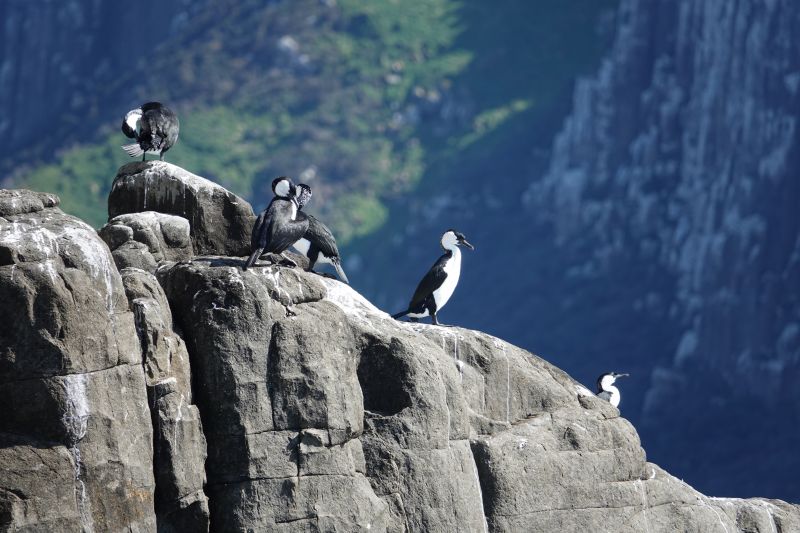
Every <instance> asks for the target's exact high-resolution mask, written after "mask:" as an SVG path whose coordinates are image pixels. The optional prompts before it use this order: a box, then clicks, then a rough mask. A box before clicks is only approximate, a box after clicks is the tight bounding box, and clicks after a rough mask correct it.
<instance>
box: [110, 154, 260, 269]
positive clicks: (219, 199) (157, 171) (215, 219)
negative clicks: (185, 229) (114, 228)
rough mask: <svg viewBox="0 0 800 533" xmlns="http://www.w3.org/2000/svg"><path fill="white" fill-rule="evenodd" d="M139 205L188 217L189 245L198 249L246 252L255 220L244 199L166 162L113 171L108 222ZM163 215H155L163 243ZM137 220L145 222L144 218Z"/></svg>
mask: <svg viewBox="0 0 800 533" xmlns="http://www.w3.org/2000/svg"><path fill="white" fill-rule="evenodd" d="M143 211H157V212H159V213H163V214H167V215H175V216H179V217H182V218H185V219H186V220H188V221H189V226H190V229H191V231H190V233H191V240H192V245H193V248H194V251H195V252H196V253H198V254H208V255H215V254H222V255H233V256H244V255H248V254H249V253H250V232H251V231H252V228H253V224H254V223H255V215H254V214H253V208H252V207H250V204H249V203H247V201H245V200H243V199H242V198H239V197H238V196H236V195H235V194H233V193H231V192H229V191H227V190H225V189H224V188H222V187H220V186H219V185H217V184H215V183H213V182H210V181H208V180H206V179H204V178H201V177H200V176H195V175H194V174H192V173H190V172H187V171H186V170H184V169H182V168H180V167H177V166H175V165H172V164H170V163H166V162H163V161H146V162H135V163H128V164H127V165H125V166H123V167H122V168H120V169H119V171H118V172H117V176H116V178H114V183H113V185H112V187H111V193H110V194H109V197H108V216H109V220H110V223H111V224H114V219H115V217H117V216H119V215H123V214H128V213H140V212H143ZM150 217H152V216H151V215H148V218H150ZM129 220H130V219H129ZM163 221H164V219H161V220H160V223H161V231H162V233H163V235H164V236H165V240H167V242H168V243H169V240H170V239H171V238H172V233H171V231H170V230H165V229H164V228H165V226H164V223H163ZM125 224H126V225H127V223H125ZM139 224H141V226H146V225H148V223H145V221H144V220H142V221H140V223H139ZM151 227H152V226H151ZM175 228H176V229H177V226H175ZM154 233H156V235H157V234H158V232H154ZM178 233H180V232H178ZM175 236H176V237H178V236H179V235H177V234H176V235H175ZM109 238H111V235H109ZM136 240H137V241H139V240H140V239H139V238H136ZM156 240H158V239H156ZM142 242H143V241H142ZM148 245H149V243H148ZM169 247H175V245H174V244H171V245H170V246H169Z"/></svg>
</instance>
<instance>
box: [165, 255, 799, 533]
mask: <svg viewBox="0 0 800 533" xmlns="http://www.w3.org/2000/svg"><path fill="white" fill-rule="evenodd" d="M239 264H240V261H238V260H236V261H234V260H230V259H226V258H204V259H198V260H195V261H193V262H192V263H191V264H185V263H183V264H174V265H169V264H165V265H163V266H162V268H160V269H159V271H158V277H159V280H160V281H161V283H162V285H163V286H164V287H165V292H166V294H167V297H168V299H169V301H170V305H171V307H172V309H173V310H174V311H175V312H176V321H177V323H178V324H180V325H181V327H182V329H183V331H184V333H185V335H186V340H187V344H188V347H189V352H190V357H191V359H192V365H193V370H194V371H195V372H197V373H198V374H197V375H196V380H197V382H199V383H202V384H203V386H202V388H201V389H199V390H198V391H197V394H198V396H197V403H198V407H199V408H200V412H201V415H202V417H203V423H204V427H205V428H206V432H207V437H208V439H209V459H208V462H207V465H206V466H207V469H208V474H209V480H208V481H209V482H208V485H207V492H208V494H209V497H210V507H211V516H212V526H211V527H212V530H223V529H225V528H241V529H253V530H289V529H292V528H296V527H300V528H301V529H303V528H306V529H311V530H315V531H316V530H323V529H326V528H333V527H335V528H337V530H344V531H354V530H362V529H366V528H367V527H368V526H369V527H370V528H371V529H374V530H384V529H385V530H388V531H423V530H424V531H452V530H453V528H454V527H456V528H457V529H459V530H463V531H485V530H487V529H488V530H491V531H559V530H560V531H583V530H603V531H630V532H634V531H636V532H638V531H648V530H649V531H673V530H686V531H713V530H715V528H722V527H724V528H727V529H728V530H729V531H736V530H745V529H746V527H751V526H749V525H748V524H759V525H758V526H756V527H757V528H759V527H760V528H761V529H755V530H757V531H764V532H766V531H770V529H769V528H770V527H773V526H774V527H783V528H791V527H796V526H795V525H796V524H800V513H798V510H797V509H796V508H795V507H793V506H790V505H788V504H784V503H782V502H769V501H766V500H746V501H745V500H733V499H731V500H719V499H713V498H707V497H705V496H703V495H701V494H700V493H698V492H696V491H694V489H692V488H691V487H689V486H687V485H685V484H683V483H682V482H680V481H678V480H676V479H675V478H673V477H671V476H670V475H669V474H667V473H665V472H663V471H661V470H660V469H659V468H658V467H656V466H655V465H651V464H649V463H647V462H646V460H645V454H644V451H643V450H642V448H641V446H640V443H639V439H638V436H637V434H636V431H635V429H634V428H633V427H632V426H631V425H630V423H628V422H627V421H626V420H624V419H623V418H620V417H619V411H618V410H617V409H616V408H614V407H612V406H611V405H610V404H608V403H607V402H604V401H602V400H599V399H597V398H596V397H595V396H594V395H593V394H592V393H591V392H589V391H588V390H587V389H586V388H584V387H583V386H581V385H580V384H578V383H576V382H575V381H574V380H572V379H571V378H570V377H569V376H567V375H566V374H565V373H563V372H562V371H560V370H558V369H557V368H555V367H553V366H552V365H550V364H548V363H546V362H545V361H543V360H541V359H539V358H537V357H536V356H533V355H531V354H529V353H527V352H525V351H523V350H521V349H519V348H516V347H514V346H511V345H508V344H507V343H505V342H503V341H500V340H499V339H495V338H493V337H490V336H488V335H485V334H482V333H478V332H473V331H468V330H462V329H458V328H438V327H433V326H425V325H411V324H402V323H399V322H396V321H393V320H391V319H390V318H389V316H388V315H386V314H385V313H383V312H381V311H379V310H377V309H375V308H374V307H373V306H372V305H371V304H369V303H368V302H366V301H365V300H364V299H363V298H362V297H360V296H359V295H358V294H357V293H355V292H354V291H353V290H352V289H350V288H349V287H347V286H345V285H342V284H341V283H339V282H337V281H333V280H329V279H326V278H322V277H319V276H315V275H313V274H309V273H304V272H302V271H301V270H299V269H286V268H282V267H276V266H269V267H257V268H254V269H252V270H250V271H248V272H242V271H241V270H240V269H239V268H238V266H239ZM323 494H324V495H325V496H324V499H323V500H322V501H317V503H316V504H314V503H313V501H314V499H315V498H322V495H323ZM346 502H349V503H346Z"/></svg>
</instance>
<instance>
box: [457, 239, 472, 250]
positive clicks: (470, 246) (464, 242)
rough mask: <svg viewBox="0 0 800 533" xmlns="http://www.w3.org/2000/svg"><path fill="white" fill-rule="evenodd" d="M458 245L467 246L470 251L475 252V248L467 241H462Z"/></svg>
mask: <svg viewBox="0 0 800 533" xmlns="http://www.w3.org/2000/svg"><path fill="white" fill-rule="evenodd" d="M458 244H463V245H464V246H466V247H467V248H469V249H470V250H474V249H475V247H474V246H472V245H471V244H470V243H468V242H467V239H461V240H460V241H458Z"/></svg>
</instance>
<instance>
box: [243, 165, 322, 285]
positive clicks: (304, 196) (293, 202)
mask: <svg viewBox="0 0 800 533" xmlns="http://www.w3.org/2000/svg"><path fill="white" fill-rule="evenodd" d="M299 191H300V192H299V194H298V187H296V186H295V185H294V184H293V183H292V180H290V179H289V178H286V177H280V178H275V179H274V180H273V181H272V192H273V194H274V195H275V196H274V197H273V198H272V201H271V202H270V203H269V205H268V206H267V208H266V209H264V210H263V211H262V212H261V214H260V215H258V218H257V219H256V223H255V224H254V225H253V234H252V237H251V239H250V245H251V248H252V250H253V253H251V254H250V258H249V259H248V260H247V263H245V265H244V270H247V269H248V268H250V267H251V266H253V265H254V264H255V262H256V261H257V260H258V258H259V257H261V255H262V254H265V253H273V254H280V255H281V256H282V257H283V258H284V259H286V260H287V261H289V263H292V264H294V266H297V264H296V263H294V261H292V260H291V259H289V258H288V257H286V256H283V252H285V251H286V250H287V249H288V248H289V247H290V246H291V245H292V244H294V243H295V242H297V241H298V239H300V238H302V237H303V235H305V233H306V230H308V220H307V219H306V218H305V217H302V218H298V217H297V211H298V209H300V208H301V207H302V206H303V205H304V204H305V202H307V201H308V200H309V199H310V198H311V188H310V187H308V186H307V185H306V186H305V188H301V189H299ZM301 202H302V203H301Z"/></svg>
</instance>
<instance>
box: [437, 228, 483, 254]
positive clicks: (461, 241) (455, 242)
mask: <svg viewBox="0 0 800 533" xmlns="http://www.w3.org/2000/svg"><path fill="white" fill-rule="evenodd" d="M453 246H466V247H467V248H469V249H470V250H474V249H475V247H474V246H472V245H471V244H470V243H469V242H467V238H466V237H464V234H463V233H460V232H458V231H456V230H454V229H449V230H447V231H445V232H444V235H442V248H444V249H445V250H448V249H450V248H452V247H453Z"/></svg>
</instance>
